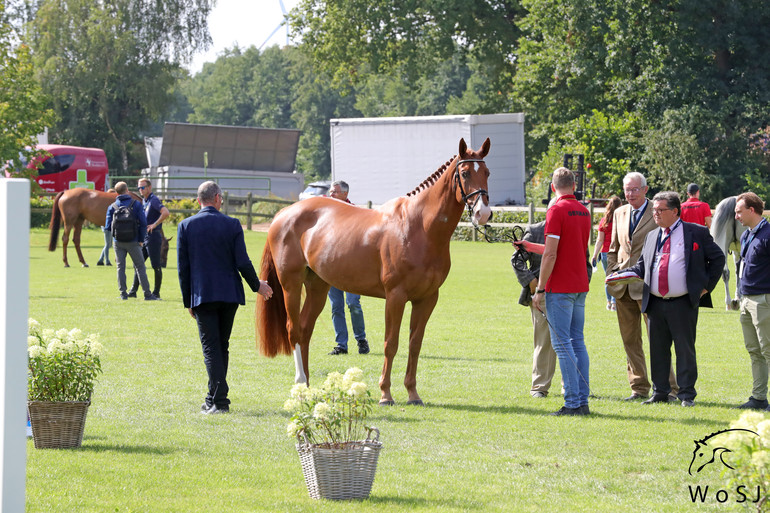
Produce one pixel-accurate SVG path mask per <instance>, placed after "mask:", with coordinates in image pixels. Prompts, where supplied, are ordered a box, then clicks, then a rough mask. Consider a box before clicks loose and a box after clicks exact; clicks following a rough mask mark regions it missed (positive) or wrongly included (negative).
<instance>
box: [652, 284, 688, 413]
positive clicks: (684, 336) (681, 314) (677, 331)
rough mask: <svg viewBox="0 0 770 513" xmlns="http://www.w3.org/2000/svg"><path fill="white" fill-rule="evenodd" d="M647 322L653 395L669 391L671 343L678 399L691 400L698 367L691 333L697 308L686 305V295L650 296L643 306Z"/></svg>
mask: <svg viewBox="0 0 770 513" xmlns="http://www.w3.org/2000/svg"><path fill="white" fill-rule="evenodd" d="M647 317H648V318H649V320H650V371H651V374H652V384H653V386H654V387H655V395H667V394H668V393H669V392H671V385H670V383H669V371H670V369H671V342H672V341H673V342H674V351H675V353H676V380H677V382H678V383H679V393H678V394H677V397H678V398H679V399H680V400H685V399H695V396H696V392H695V381H696V380H697V379H698V364H697V362H696V360H695V331H696V326H697V324H698V307H697V306H695V307H693V306H692V305H691V304H690V298H689V296H687V295H686V294H685V295H684V296H682V297H678V298H674V299H670V300H666V299H661V298H659V297H657V296H653V295H650V301H649V304H648V305H647Z"/></svg>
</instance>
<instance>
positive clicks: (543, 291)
mask: <svg viewBox="0 0 770 513" xmlns="http://www.w3.org/2000/svg"><path fill="white" fill-rule="evenodd" d="M535 294H545V289H537V290H536V291H535Z"/></svg>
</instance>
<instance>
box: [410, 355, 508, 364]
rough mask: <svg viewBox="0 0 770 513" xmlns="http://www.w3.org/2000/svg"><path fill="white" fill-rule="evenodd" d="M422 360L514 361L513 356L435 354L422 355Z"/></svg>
mask: <svg viewBox="0 0 770 513" xmlns="http://www.w3.org/2000/svg"><path fill="white" fill-rule="evenodd" d="M420 360H446V361H455V362H495V363H510V362H513V359H511V358H463V357H460V356H433V355H421V356H420Z"/></svg>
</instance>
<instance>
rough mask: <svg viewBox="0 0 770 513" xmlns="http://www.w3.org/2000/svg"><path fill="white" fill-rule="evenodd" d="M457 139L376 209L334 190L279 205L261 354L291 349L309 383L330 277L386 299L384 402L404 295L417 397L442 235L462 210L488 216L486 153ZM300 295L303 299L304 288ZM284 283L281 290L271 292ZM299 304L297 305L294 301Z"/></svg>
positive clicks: (264, 275)
mask: <svg viewBox="0 0 770 513" xmlns="http://www.w3.org/2000/svg"><path fill="white" fill-rule="evenodd" d="M489 146H490V142H489V139H487V140H486V141H484V144H483V145H482V147H481V149H480V150H479V151H473V150H469V149H468V148H467V146H466V144H465V140H463V139H461V140H460V151H459V155H458V156H456V157H455V158H454V159H453V160H452V161H451V162H447V163H446V164H444V165H443V166H442V167H441V168H439V169H438V171H436V172H435V173H433V174H432V175H431V176H429V177H428V178H427V179H426V180H425V181H423V182H422V183H421V184H420V185H419V186H418V187H417V188H416V189H415V190H414V191H412V192H410V193H409V194H408V195H407V196H402V197H399V198H395V199H393V200H390V201H389V202H387V203H385V204H384V205H382V206H381V207H378V208H376V209H373V210H369V209H364V208H360V207H356V206H354V205H350V204H348V203H345V202H342V201H339V200H336V199H333V198H324V197H318V198H310V199H307V200H304V201H300V202H298V203H295V204H293V205H291V206H289V207H286V208H285V209H283V210H282V211H281V212H279V213H278V214H277V215H276V216H275V219H274V220H273V222H272V224H271V225H270V229H269V230H268V233H267V243H266V244H265V250H264V253H263V255H262V267H261V273H260V277H261V279H263V280H267V282H268V283H269V284H270V286H271V287H272V288H273V290H274V291H275V294H274V296H273V298H272V299H271V300H269V301H257V307H256V317H257V321H256V322H257V338H258V340H259V346H260V351H261V352H262V354H264V355H266V356H271V357H272V356H275V355H277V354H279V353H281V354H291V353H292V352H293V353H294V359H295V362H294V363H295V366H296V370H297V373H296V376H295V381H296V382H298V383H300V382H305V383H307V377H308V376H309V373H308V354H309V346H310V337H311V335H312V333H313V328H314V326H315V322H316V319H317V318H318V315H319V314H320V313H321V311H322V310H323V308H324V305H325V304H326V295H327V292H328V291H329V286H330V285H332V286H334V287H337V288H339V289H342V290H346V291H349V292H353V293H355V294H361V295H366V296H373V297H379V298H384V299H385V349H384V353H385V363H384V365H383V368H382V376H381V377H380V390H381V392H382V396H381V399H380V404H381V405H393V404H395V402H394V401H393V396H392V395H391V393H390V385H391V383H390V374H391V370H392V368H393V358H394V357H395V356H396V351H398V336H399V330H400V327H401V320H402V318H403V315H404V309H405V307H406V303H407V301H410V302H411V303H412V316H411V320H410V323H409V359H408V362H407V367H406V377H405V378H404V385H405V386H406V390H407V393H408V395H409V398H408V402H407V404H418V405H421V404H423V403H422V401H421V400H420V396H419V395H418V394H417V360H418V358H419V356H420V348H421V346H422V339H423V335H424V334H425V325H426V324H427V323H428V318H429V317H430V315H431V313H432V312H433V308H434V307H435V306H436V302H437V300H438V289H439V287H440V286H441V284H442V283H444V280H445V279H446V277H447V274H448V273H449V267H450V257H449V242H450V238H451V237H452V233H453V232H454V230H455V228H456V227H457V223H458V222H459V221H460V217H461V216H462V213H463V209H464V208H466V207H467V208H468V210H469V211H470V213H471V219H472V221H473V222H474V224H486V223H487V221H488V220H489V218H490V217H491V214H492V211H491V209H490V208H489V195H488V194H487V191H486V189H487V179H488V177H489V169H487V166H486V164H485V163H484V160H483V159H484V157H485V156H486V155H487V153H489ZM303 285H304V286H305V293H306V297H305V301H304V304H303V305H302V306H301V305H300V303H301V296H302V286H303ZM279 291H282V292H283V294H279V293H278V292H279ZM300 306H301V309H300Z"/></svg>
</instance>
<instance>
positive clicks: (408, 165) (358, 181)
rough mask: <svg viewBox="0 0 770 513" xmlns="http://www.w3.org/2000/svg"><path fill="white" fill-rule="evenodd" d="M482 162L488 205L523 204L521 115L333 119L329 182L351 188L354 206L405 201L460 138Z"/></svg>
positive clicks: (453, 152)
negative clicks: (479, 152) (486, 146)
mask: <svg viewBox="0 0 770 513" xmlns="http://www.w3.org/2000/svg"><path fill="white" fill-rule="evenodd" d="M487 137H489V139H490V141H491V143H492V149H491V150H490V152H489V155H488V156H487V158H486V159H485V161H486V163H487V167H488V168H489V170H490V172H491V175H490V177H489V202H490V204H491V205H511V204H518V205H523V204H524V114H521V113H516V114H481V115H456V116H451V115H450V116H417V117H393V118H350V119H332V120H331V145H332V148H331V163H332V180H344V181H346V182H347V183H348V184H349V185H350V198H351V200H352V201H353V202H354V203H357V204H359V205H360V204H364V203H366V202H368V201H371V202H372V203H373V204H375V205H381V204H383V203H385V202H386V201H388V200H390V199H392V198H395V197H398V196H404V195H406V194H407V193H408V192H410V191H411V190H412V189H414V188H415V187H416V186H417V185H419V184H420V182H422V181H423V180H424V179H425V178H427V177H428V176H429V175H431V174H432V173H433V172H434V171H436V170H437V169H438V168H439V167H441V165H442V164H444V163H445V162H447V161H449V160H451V159H452V157H453V156H455V155H456V154H457V149H458V145H459V142H460V138H464V139H465V142H466V143H468V146H469V147H471V148H473V149H478V148H479V147H481V144H482V143H483V142H484V139H486V138H487Z"/></svg>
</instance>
